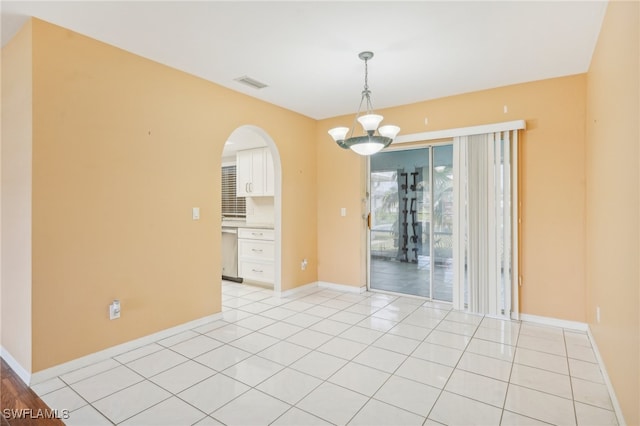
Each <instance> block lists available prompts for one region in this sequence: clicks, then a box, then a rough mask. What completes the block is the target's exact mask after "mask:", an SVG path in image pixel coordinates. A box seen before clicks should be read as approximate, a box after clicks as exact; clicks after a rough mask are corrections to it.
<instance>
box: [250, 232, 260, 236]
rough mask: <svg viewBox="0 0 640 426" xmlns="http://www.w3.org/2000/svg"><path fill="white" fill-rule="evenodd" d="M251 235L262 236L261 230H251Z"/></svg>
mask: <svg viewBox="0 0 640 426" xmlns="http://www.w3.org/2000/svg"><path fill="white" fill-rule="evenodd" d="M251 235H253V236H256V237H262V232H252V233H251Z"/></svg>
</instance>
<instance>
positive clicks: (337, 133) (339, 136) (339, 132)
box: [328, 127, 349, 142]
mask: <svg viewBox="0 0 640 426" xmlns="http://www.w3.org/2000/svg"><path fill="white" fill-rule="evenodd" d="M348 132H349V128H348V127H334V128H333V129H331V130H329V132H328V133H329V134H330V135H331V137H332V138H333V140H334V141H336V142H338V141H343V140H345V138H346V137H347V133H348Z"/></svg>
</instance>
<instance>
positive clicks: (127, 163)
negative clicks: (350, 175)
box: [32, 20, 317, 371]
mask: <svg viewBox="0 0 640 426" xmlns="http://www.w3.org/2000/svg"><path fill="white" fill-rule="evenodd" d="M33 40H34V41H33V58H34V70H35V71H34V78H33V91H34V109H33V119H34V123H33V284H32V288H33V290H32V291H33V306H32V308H33V369H34V371H40V370H42V369H45V368H47V367H50V366H53V365H57V364H60V363H62V362H65V361H69V360H72V359H75V358H77V357H80V356H83V355H86V354H89V353H93V352H95V351H98V350H101V349H104V348H106V347H109V346H112V345H115V344H119V343H123V342H126V341H129V340H131V339H134V338H137V337H141V336H144V335H147V334H149V333H153V332H156V331H159V330H163V329H165V328H167V327H171V326H174V325H178V324H181V323H184V322H187V321H190V320H194V319H197V318H200V317H203V316H206V315H210V314H213V313H216V312H219V311H220V276H221V272H220V271H221V268H220V244H221V241H220V223H221V217H220V164H221V161H220V160H221V158H220V156H221V153H222V148H223V145H224V143H225V141H226V138H227V137H228V136H229V135H230V134H231V133H232V132H233V131H234V129H236V128H237V127H238V126H241V125H244V124H252V125H256V126H258V127H260V128H262V129H264V130H265V131H266V132H267V133H268V134H269V135H270V136H271V138H272V139H273V140H274V141H275V143H276V145H277V148H278V151H279V153H280V158H281V162H282V176H283V180H282V182H283V184H282V185H283V188H282V211H283V215H282V228H283V229H282V258H283V259H284V260H283V262H282V289H283V290H287V289H290V288H293V287H296V286H299V285H303V284H306V283H309V282H314V281H316V279H317V277H316V272H315V268H314V267H313V265H314V264H315V262H316V257H317V254H316V250H317V249H316V247H317V242H316V235H315V230H316V201H315V200H316V193H315V187H316V172H315V160H314V156H315V144H314V141H313V140H312V139H310V138H309V137H308V136H309V135H313V134H314V133H315V128H316V122H315V121H313V120H311V119H308V118H305V117H303V116H301V115H299V114H295V113H292V112H290V111H287V110H284V109H282V108H278V107H275V106H273V105H269V104H266V103H264V102H260V101H258V100H255V99H253V98H250V97H248V96H244V95H241V94H239V93H237V92H233V91H231V90H228V89H225V88H222V87H220V86H217V85H214V84H211V83H209V82H206V81H204V80H201V79H198V78H195V77H193V76H190V75H187V74H185V73H182V72H179V71H176V70H174V69H171V68H168V67H165V66H162V65H159V64H157V63H155V62H152V61H149V60H146V59H143V58H140V57H138V56H135V55H133V54H130V53H127V52H124V51H122V50H119V49H116V48H114V47H111V46H108V45H105V44H103V43H100V42H97V41H95V40H92V39H89V38H87V37H84V36H81V35H78V34H76V33H73V32H71V31H68V30H65V29H62V28H60V27H56V26H53V25H50V24H48V23H45V22H42V21H38V20H34V21H33ZM195 206H197V207H200V211H201V219H200V220H199V221H192V220H191V208H192V207H195ZM298 257H300V258H302V257H306V258H308V259H309V261H310V266H311V267H310V268H307V270H306V271H304V272H303V271H301V270H300V266H299V265H300V263H299V260H298V259H297V258H298ZM114 298H119V299H120V300H121V305H122V317H121V318H120V319H119V320H116V321H109V319H108V309H107V307H108V304H109V303H110V302H111V300H112V299H114Z"/></svg>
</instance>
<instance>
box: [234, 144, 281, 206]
mask: <svg viewBox="0 0 640 426" xmlns="http://www.w3.org/2000/svg"><path fill="white" fill-rule="evenodd" d="M236 195H237V196H238V197H261V196H273V195H274V174H273V159H272V157H271V151H270V150H269V148H266V147H265V148H255V149H247V150H244V151H238V153H237V156H236Z"/></svg>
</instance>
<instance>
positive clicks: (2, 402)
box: [0, 358, 64, 426]
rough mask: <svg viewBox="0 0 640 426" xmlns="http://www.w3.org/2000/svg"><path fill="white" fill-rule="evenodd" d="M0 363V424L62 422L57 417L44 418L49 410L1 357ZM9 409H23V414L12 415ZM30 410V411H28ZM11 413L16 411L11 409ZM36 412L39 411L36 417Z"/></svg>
mask: <svg viewBox="0 0 640 426" xmlns="http://www.w3.org/2000/svg"><path fill="white" fill-rule="evenodd" d="M0 360H1V361H2V364H1V365H0V381H1V386H0V412H2V416H0V418H1V420H0V422H1V423H0V424H1V425H2V426H31V425H33V426H58V425H63V426H64V422H62V420H59V419H47V418H44V416H45V414H47V413H50V412H51V410H50V408H49V407H48V406H47V404H45V403H44V401H43V400H41V399H40V398H39V397H38V395H36V394H35V392H34V391H32V390H31V388H30V387H28V386H27V385H26V384H25V383H24V382H23V381H22V380H21V379H20V377H18V375H17V374H16V373H15V372H14V371H13V370H12V369H11V367H9V365H8V364H7V363H6V362H5V361H4V359H1V358H0ZM11 410H24V411H22V413H23V415H22V416H18V417H23V418H18V417H16V416H13V415H12V411H11ZM29 410H30V411H29ZM13 413H16V412H15V411H13ZM38 413H40V415H39V417H38Z"/></svg>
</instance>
